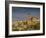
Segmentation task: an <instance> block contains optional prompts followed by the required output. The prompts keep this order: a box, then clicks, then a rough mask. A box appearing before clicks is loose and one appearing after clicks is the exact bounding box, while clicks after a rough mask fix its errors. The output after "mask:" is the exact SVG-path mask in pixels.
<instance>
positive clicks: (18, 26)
mask: <svg viewBox="0 0 46 38" xmlns="http://www.w3.org/2000/svg"><path fill="white" fill-rule="evenodd" d="M26 18H27V19H25V20H20V21H19V20H16V21H15V22H14V23H13V24H12V31H26V30H39V29H40V18H39V17H36V16H28V17H26Z"/></svg>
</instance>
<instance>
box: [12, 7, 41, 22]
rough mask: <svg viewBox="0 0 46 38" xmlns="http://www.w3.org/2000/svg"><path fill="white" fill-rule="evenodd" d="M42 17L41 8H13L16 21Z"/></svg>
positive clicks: (13, 16)
mask: <svg viewBox="0 0 46 38" xmlns="http://www.w3.org/2000/svg"><path fill="white" fill-rule="evenodd" d="M27 15H31V16H38V17H39V16H40V8H29V7H28V8H26V7H12V19H13V21H15V20H24V19H26V18H25V16H27Z"/></svg>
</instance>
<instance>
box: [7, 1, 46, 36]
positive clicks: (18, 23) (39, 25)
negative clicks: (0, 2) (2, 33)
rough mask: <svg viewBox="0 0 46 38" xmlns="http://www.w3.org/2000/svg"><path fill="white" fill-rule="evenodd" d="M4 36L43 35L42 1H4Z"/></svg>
mask: <svg viewBox="0 0 46 38" xmlns="http://www.w3.org/2000/svg"><path fill="white" fill-rule="evenodd" d="M6 9H7V10H6V25H7V26H6V37H7V36H10V37H11V36H13V37H16V36H35V35H44V33H45V31H44V28H45V27H44V26H45V25H44V21H45V20H44V18H45V17H44V3H33V2H17V1H16V2H8V3H7V2H6Z"/></svg>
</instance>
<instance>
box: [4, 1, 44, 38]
mask: <svg viewBox="0 0 46 38" xmlns="http://www.w3.org/2000/svg"><path fill="white" fill-rule="evenodd" d="M10 3H24V4H25V3H26V4H36V5H43V33H37V34H23V35H10V36H9V35H8V34H9V30H8V29H9V28H8V27H9V26H8V21H9V4H10ZM39 35H45V3H41V2H24V1H23V2H22V1H21V2H20V1H5V37H6V38H7V37H24V36H39Z"/></svg>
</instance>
